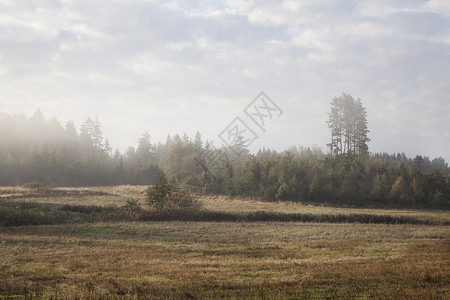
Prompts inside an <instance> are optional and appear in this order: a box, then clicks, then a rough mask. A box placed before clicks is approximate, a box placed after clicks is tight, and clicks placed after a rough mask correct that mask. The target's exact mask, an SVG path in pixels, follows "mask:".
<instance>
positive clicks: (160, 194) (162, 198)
mask: <svg viewBox="0 0 450 300" xmlns="http://www.w3.org/2000/svg"><path fill="white" fill-rule="evenodd" d="M172 190H173V185H172V184H171V183H170V182H169V181H168V180H167V177H166V176H165V175H164V174H162V175H159V176H158V178H157V179H156V181H155V183H154V184H153V186H150V187H148V189H147V202H148V205H149V206H150V207H153V208H156V209H157V210H162V209H163V208H164V207H165V206H166V205H167V202H168V200H169V197H170V194H171V193H172Z"/></svg>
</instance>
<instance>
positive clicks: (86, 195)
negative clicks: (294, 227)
mask: <svg viewBox="0 0 450 300" xmlns="http://www.w3.org/2000/svg"><path fill="white" fill-rule="evenodd" d="M146 189H147V186H131V185H122V186H114V187H89V188H56V189H55V190H56V191H57V192H59V194H58V193H56V194H55V195H39V194H36V193H34V192H32V191H30V190H29V189H25V188H22V187H0V201H27V202H37V203H49V204H71V205H99V206H108V205H110V206H111V205H113V206H121V205H124V204H125V203H126V201H127V199H129V198H134V199H137V200H139V202H140V204H141V205H143V206H144V207H145V205H146V201H145V191H146ZM199 198H200V201H201V202H202V204H203V207H204V208H205V209H207V210H211V211H221V212H222V211H223V212H231V213H235V212H239V213H242V212H257V211H271V212H280V213H307V214H336V215H337V214H369V215H390V216H396V217H413V218H417V219H419V220H424V221H427V220H429V221H435V222H438V223H442V222H450V211H442V210H417V209H369V208H337V207H326V206H314V205H305V204H302V203H297V202H263V201H258V200H253V199H240V198H230V197H227V196H200V197H199Z"/></svg>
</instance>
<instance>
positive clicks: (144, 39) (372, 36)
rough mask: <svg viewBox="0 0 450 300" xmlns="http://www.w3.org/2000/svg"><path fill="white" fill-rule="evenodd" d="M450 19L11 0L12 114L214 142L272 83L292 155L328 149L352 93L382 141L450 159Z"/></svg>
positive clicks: (7, 20)
mask: <svg viewBox="0 0 450 300" xmlns="http://www.w3.org/2000/svg"><path fill="white" fill-rule="evenodd" d="M449 14H450V7H449V5H448V4H447V1H403V0H402V1H400V0H399V1H388V0H385V1H384V0H383V1H379V0H376V1H375V0H366V1H348V0H340V1H316V0H314V1H313V0H310V1H292V0H290V1H269V0H265V1H241V0H228V1H226V0H222V1H214V2H212V1H201V0H198V1H194V0H185V1H170V2H168V1H162V0H161V1H158V0H152V1H144V0H142V1H141V0H128V1H124V0H115V1H105V0H100V1H94V2H93V1H68V0H66V1H62V0H61V1H57V0H46V1H39V2H31V3H30V2H29V1H20V0H18V1H0V80H1V82H2V84H1V86H0V99H2V100H1V101H2V102H1V104H2V109H4V110H6V111H9V112H12V113H15V112H32V111H33V110H35V109H36V108H37V107H40V108H41V109H42V110H43V111H44V112H47V114H50V115H56V116H58V117H60V118H62V119H66V120H67V119H74V120H75V121H76V123H77V124H81V122H82V121H83V119H84V118H85V117H87V116H88V115H98V116H99V117H100V120H102V119H103V120H104V123H105V124H104V126H105V127H107V126H108V128H105V130H104V131H105V133H111V136H110V140H111V141H112V142H113V143H114V141H117V142H116V143H117V146H120V147H122V148H123V147H124V146H127V145H130V144H133V143H135V142H136V140H137V137H139V135H140V134H141V133H142V132H143V131H145V130H148V131H149V132H150V133H152V132H154V134H153V135H154V136H155V138H156V139H160V140H164V139H165V135H166V134H167V133H169V132H170V133H175V132H180V133H182V131H185V130H186V131H188V132H195V131H196V130H199V131H201V132H203V131H207V133H206V134H205V135H207V136H208V137H209V138H211V139H214V138H216V137H217V134H218V133H220V132H221V131H222V129H223V127H224V126H226V125H227V124H228V123H229V122H230V121H231V120H232V119H233V118H234V117H235V116H237V115H239V114H240V113H242V109H243V108H244V107H245V106H246V105H247V104H248V102H250V101H251V100H252V99H253V98H254V97H255V96H256V95H257V94H258V93H259V92H260V91H261V90H264V91H266V93H268V94H269V96H271V97H272V98H274V99H276V100H277V101H278V102H277V103H278V104H279V106H280V107H282V108H283V110H284V111H285V112H286V113H285V115H284V116H283V118H282V119H280V120H279V122H280V124H278V125H274V130H279V131H276V132H274V133H273V135H272V136H271V135H270V134H267V135H261V140H260V141H258V143H259V144H258V145H267V146H268V147H275V148H278V149H285V148H288V147H289V146H291V144H292V143H293V142H295V143H297V144H301V145H305V146H308V145H312V144H313V143H316V144H319V145H322V146H324V145H325V144H326V143H327V142H328V129H327V128H326V124H325V120H326V118H327V112H328V110H329V101H330V99H331V98H332V97H334V96H338V95H340V94H341V93H342V92H347V93H350V94H352V95H353V96H354V97H360V98H361V99H362V100H363V103H364V105H365V106H366V107H367V111H368V118H369V128H370V129H371V135H372V136H371V138H372V142H371V144H370V146H371V149H373V150H374V151H381V150H384V151H387V152H402V151H406V152H407V151H410V152H411V153H413V152H415V150H414V149H418V150H421V151H424V152H425V153H424V154H425V155H426V154H427V153H430V154H433V155H436V154H439V155H442V156H445V157H446V158H447V160H448V159H450V152H449V150H447V149H450V142H449V139H448V134H447V135H445V131H444V130H443V128H446V127H448V125H447V124H446V123H447V118H448V117H447V116H448V115H450V107H449V104H448V103H449V102H450V101H449V96H448V95H450V84H449V82H450V75H449V74H450V58H449V55H450V49H449V47H450V26H449V25H450V24H449V22H450V21H449V20H450V18H449ZM69 109H70V111H68V110H69ZM117 119H120V122H117V121H114V120H117ZM211 120H214V121H213V122H212V121H211ZM160 124H163V125H162V126H161V125H160ZM205 124H208V125H207V126H205ZM275 128H276V129H275ZM134 131H137V132H134ZM141 131H142V132H141ZM268 132H269V131H268ZM116 133H118V134H117V136H116V135H115V134H116ZM414 137H417V138H420V139H422V140H423V141H435V142H429V144H430V148H429V149H426V147H425V149H424V147H420V149H419V147H418V146H417V144H416V143H415V142H412V141H414ZM392 140H396V141H398V142H395V143H394V142H392ZM255 145H256V144H255ZM431 145H433V149H431V148H432V147H431ZM405 148H406V149H405Z"/></svg>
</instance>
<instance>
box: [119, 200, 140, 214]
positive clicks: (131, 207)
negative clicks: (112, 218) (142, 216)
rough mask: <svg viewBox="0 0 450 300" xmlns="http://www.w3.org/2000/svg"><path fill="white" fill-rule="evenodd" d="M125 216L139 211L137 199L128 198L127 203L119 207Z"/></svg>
mask: <svg viewBox="0 0 450 300" xmlns="http://www.w3.org/2000/svg"><path fill="white" fill-rule="evenodd" d="M120 208H121V209H122V211H123V213H124V214H125V215H126V216H129V217H132V216H136V215H137V214H138V213H139V212H140V211H141V206H140V205H139V201H138V200H137V199H135V198H128V199H127V203H126V204H124V205H122V206H121V207H120Z"/></svg>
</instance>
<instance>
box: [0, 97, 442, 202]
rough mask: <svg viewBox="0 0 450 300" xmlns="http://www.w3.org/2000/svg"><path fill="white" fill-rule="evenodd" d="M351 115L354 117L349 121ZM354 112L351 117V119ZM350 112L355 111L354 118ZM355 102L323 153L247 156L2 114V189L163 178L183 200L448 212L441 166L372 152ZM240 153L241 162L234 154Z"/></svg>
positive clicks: (334, 122) (337, 111)
mask: <svg viewBox="0 0 450 300" xmlns="http://www.w3.org/2000/svg"><path fill="white" fill-rule="evenodd" d="M349 111H350V113H349ZM351 112H353V113H351ZM355 112H356V113H355ZM365 116H366V112H365V109H364V107H363V106H362V104H361V101H360V100H359V99H358V100H355V99H353V98H352V97H351V96H349V95H346V94H343V95H342V96H340V97H337V98H334V99H333V100H332V102H331V112H330V113H329V120H328V122H327V124H328V126H329V127H330V131H331V142H330V144H329V145H328V146H329V150H330V151H329V152H328V153H324V152H323V151H322V150H321V149H320V148H318V147H312V148H311V147H302V146H293V147H291V148H290V149H287V150H285V151H282V152H277V151H274V150H271V149H265V148H263V149H260V150H259V151H258V152H257V153H254V154H251V153H250V152H249V150H248V149H247V147H246V146H245V144H244V143H242V142H241V141H239V140H237V141H236V143H235V144H234V145H233V146H232V147H233V149H231V147H225V146H222V147H220V148H215V147H214V146H213V145H212V144H211V143H209V142H208V141H203V140H202V137H201V134H200V133H199V132H197V133H196V135H195V136H194V137H193V138H192V137H189V136H187V135H186V134H184V135H182V136H180V135H178V134H176V135H173V136H170V135H169V136H168V137H167V140H166V141H165V142H164V143H161V142H159V143H155V142H153V141H152V139H151V135H150V134H149V133H148V132H145V133H143V134H142V136H141V137H140V138H139V140H138V141H137V147H132V146H130V147H128V148H127V150H126V151H125V152H124V153H122V152H120V151H119V150H115V151H113V150H112V149H111V146H110V142H109V140H108V139H107V138H105V137H104V136H103V132H102V128H101V124H100V121H99V120H98V118H92V117H88V118H87V119H86V120H85V121H84V122H83V124H81V126H80V127H79V129H78V130H77V127H76V126H75V124H74V123H73V122H68V123H67V124H65V125H64V126H63V125H61V123H60V122H59V121H58V120H57V119H56V118H55V117H52V118H49V119H46V118H45V117H44V114H43V113H42V112H41V111H40V110H37V111H36V112H35V113H34V114H33V115H32V116H31V117H27V116H25V115H9V114H6V113H0V141H1V143H0V185H1V186H20V185H24V184H27V183H30V182H35V183H41V184H45V185H48V186H74V187H75V186H107V185H125V184H130V185H150V184H152V183H153V182H154V181H155V179H156V178H157V177H158V176H159V175H160V174H165V175H166V177H167V178H169V179H171V182H174V184H176V185H178V186H179V187H180V188H184V189H187V190H188V191H189V192H196V193H202V194H208V195H228V196H231V197H251V198H256V199H261V200H265V201H293V202H301V203H311V204H320V205H333V206H351V207H402V208H433V209H434V208H439V209H449V208H450V168H449V166H448V163H447V162H446V161H445V159H443V158H441V157H439V158H433V159H430V158H428V157H426V156H420V155H417V156H416V157H414V158H410V157H407V156H406V155H405V154H404V153H396V154H388V153H370V152H369V151H368V145H367V143H368V142H369V139H368V138H367V133H368V132H369V131H368V127H367V121H366V117H365ZM236 153H238V154H236Z"/></svg>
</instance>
